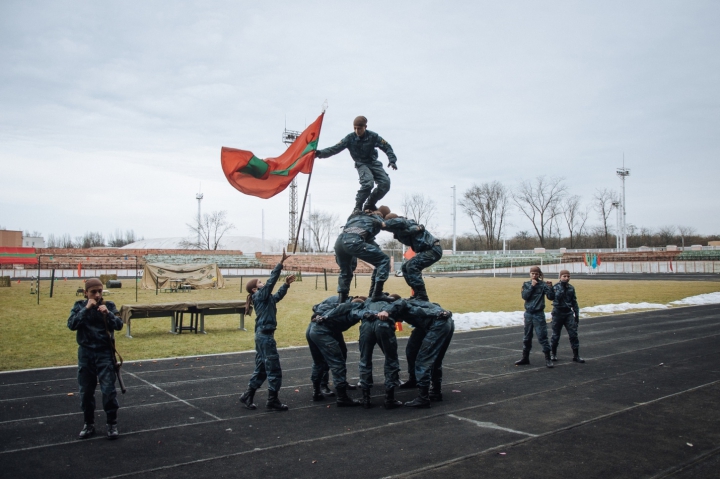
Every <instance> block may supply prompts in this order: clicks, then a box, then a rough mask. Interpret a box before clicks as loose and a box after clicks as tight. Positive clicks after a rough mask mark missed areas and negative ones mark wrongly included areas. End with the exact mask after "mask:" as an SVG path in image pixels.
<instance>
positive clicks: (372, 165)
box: [315, 116, 397, 213]
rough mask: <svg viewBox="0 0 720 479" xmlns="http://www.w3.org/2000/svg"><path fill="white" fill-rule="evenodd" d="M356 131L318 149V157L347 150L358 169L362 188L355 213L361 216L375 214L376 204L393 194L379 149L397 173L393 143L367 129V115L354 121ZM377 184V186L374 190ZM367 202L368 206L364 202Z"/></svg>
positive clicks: (356, 197)
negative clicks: (365, 213)
mask: <svg viewBox="0 0 720 479" xmlns="http://www.w3.org/2000/svg"><path fill="white" fill-rule="evenodd" d="M353 129H354V130H355V132H354V133H350V134H349V135H347V136H346V137H345V138H343V139H342V140H340V142H339V143H338V144H337V145H335V146H331V147H330V148H325V149H324V150H317V151H316V152H315V156H316V157H317V158H328V157H330V156H333V155H337V154H338V153H340V152H341V151H343V150H344V149H345V148H347V149H348V151H350V156H351V157H352V159H353V160H354V161H355V168H357V170H358V175H359V177H360V189H359V190H358V192H357V195H356V196H355V210H354V211H353V213H359V212H360V211H362V210H373V211H374V210H376V209H377V207H376V203H377V202H378V201H379V200H380V199H382V198H383V197H384V196H385V195H386V194H387V192H388V191H390V178H389V177H388V175H387V173H385V169H384V168H383V165H382V163H380V161H378V152H377V149H376V148H380V149H381V150H382V151H384V152H385V154H386V155H387V157H388V160H389V163H388V168H392V169H393V170H397V157H396V156H395V153H394V152H393V149H392V147H391V146H390V143H388V142H387V141H385V140H383V139H382V137H381V136H380V135H378V134H377V133H375V132H374V131H370V130H368V129H367V118H365V117H364V116H359V117H357V118H355V120H354V121H353ZM375 184H377V186H376V187H375V189H373V186H374V185H375ZM366 200H367V203H365V201H366ZM363 204H365V206H364V207H363Z"/></svg>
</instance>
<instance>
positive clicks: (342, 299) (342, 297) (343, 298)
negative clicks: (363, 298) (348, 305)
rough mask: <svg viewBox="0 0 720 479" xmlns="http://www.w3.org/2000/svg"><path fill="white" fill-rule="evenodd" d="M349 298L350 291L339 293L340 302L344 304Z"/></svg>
mask: <svg viewBox="0 0 720 479" xmlns="http://www.w3.org/2000/svg"><path fill="white" fill-rule="evenodd" d="M347 299H348V293H338V304H343V303H344V302H345V301H347Z"/></svg>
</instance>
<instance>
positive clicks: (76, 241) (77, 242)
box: [25, 230, 144, 249]
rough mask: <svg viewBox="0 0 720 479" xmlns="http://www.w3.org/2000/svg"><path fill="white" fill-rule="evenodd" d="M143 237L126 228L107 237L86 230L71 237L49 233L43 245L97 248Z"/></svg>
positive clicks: (49, 246) (138, 239) (120, 244)
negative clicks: (79, 234) (82, 233)
mask: <svg viewBox="0 0 720 479" xmlns="http://www.w3.org/2000/svg"><path fill="white" fill-rule="evenodd" d="M25 236H42V234H40V233H38V232H32V233H30V232H25ZM143 239H144V238H137V237H136V236H135V231H133V230H126V231H125V232H122V231H120V230H115V233H110V235H108V237H107V239H106V238H105V236H104V235H103V234H102V233H98V232H94V231H88V232H86V233H85V234H84V235H82V236H76V237H75V238H73V237H71V236H70V235H69V234H64V235H58V236H55V235H54V234H50V235H48V237H47V239H46V240H45V245H46V247H47V248H68V249H76V248H99V247H103V246H105V247H111V248H120V247H122V246H125V245H129V244H130V243H134V242H135V241H140V240H143Z"/></svg>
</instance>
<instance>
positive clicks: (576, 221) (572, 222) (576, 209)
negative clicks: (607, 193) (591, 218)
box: [561, 195, 587, 249]
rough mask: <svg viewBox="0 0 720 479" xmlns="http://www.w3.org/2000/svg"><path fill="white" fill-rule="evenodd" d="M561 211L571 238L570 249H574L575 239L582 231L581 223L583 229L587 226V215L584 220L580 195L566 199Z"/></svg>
mask: <svg viewBox="0 0 720 479" xmlns="http://www.w3.org/2000/svg"><path fill="white" fill-rule="evenodd" d="M561 210H562V217H563V219H564V220H565V224H566V225H567V229H568V235H569V237H570V249H572V248H574V247H575V237H576V235H577V234H578V230H579V229H580V223H582V225H583V227H584V226H585V221H587V214H585V217H584V218H583V217H582V216H583V215H582V213H583V212H582V210H581V209H580V197H579V196H578V195H573V196H568V197H566V198H565V199H564V200H563V201H562V205H561Z"/></svg>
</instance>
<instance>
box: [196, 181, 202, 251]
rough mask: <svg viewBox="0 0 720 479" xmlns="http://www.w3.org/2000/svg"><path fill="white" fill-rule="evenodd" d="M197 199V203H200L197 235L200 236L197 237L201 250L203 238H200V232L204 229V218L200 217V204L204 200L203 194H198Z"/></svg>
mask: <svg viewBox="0 0 720 479" xmlns="http://www.w3.org/2000/svg"><path fill="white" fill-rule="evenodd" d="M195 199H196V200H197V202H198V217H197V234H198V237H197V244H198V248H200V245H201V244H202V238H200V231H201V229H202V216H201V215H200V203H201V202H202V200H203V194H202V193H198V194H196V195H195Z"/></svg>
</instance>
